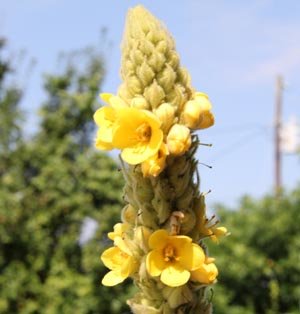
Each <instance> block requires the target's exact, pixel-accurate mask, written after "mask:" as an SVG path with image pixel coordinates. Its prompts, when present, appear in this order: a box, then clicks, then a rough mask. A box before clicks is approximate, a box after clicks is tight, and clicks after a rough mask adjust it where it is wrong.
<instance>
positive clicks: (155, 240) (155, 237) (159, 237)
mask: <svg viewBox="0 0 300 314" xmlns="http://www.w3.org/2000/svg"><path fill="white" fill-rule="evenodd" d="M168 238H169V235H168V232H167V231H166V230H164V229H159V230H157V231H155V232H153V233H152V234H151V236H150V238H149V247H150V249H162V248H164V246H165V245H166V244H167V241H168Z"/></svg>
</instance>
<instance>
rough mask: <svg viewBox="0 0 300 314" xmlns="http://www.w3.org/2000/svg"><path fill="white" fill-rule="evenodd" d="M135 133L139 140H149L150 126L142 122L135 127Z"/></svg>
mask: <svg viewBox="0 0 300 314" xmlns="http://www.w3.org/2000/svg"><path fill="white" fill-rule="evenodd" d="M136 133H137V136H138V139H139V141H140V142H149V140H150V138H151V127H150V126H149V125H148V124H147V123H143V124H141V125H140V126H139V127H138V128H137V129H136Z"/></svg>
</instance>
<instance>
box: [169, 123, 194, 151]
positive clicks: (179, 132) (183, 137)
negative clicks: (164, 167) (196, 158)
mask: <svg viewBox="0 0 300 314" xmlns="http://www.w3.org/2000/svg"><path fill="white" fill-rule="evenodd" d="M191 144H192V139H191V133H190V130H189V129H188V128H187V127H186V126H184V125H181V124H174V125H173V126H172V128H171V130H170V132H169V134H168V136H167V145H168V149H169V152H170V153H171V154H173V155H182V154H184V153H185V152H186V151H187V150H188V149H189V148H190V146H191Z"/></svg>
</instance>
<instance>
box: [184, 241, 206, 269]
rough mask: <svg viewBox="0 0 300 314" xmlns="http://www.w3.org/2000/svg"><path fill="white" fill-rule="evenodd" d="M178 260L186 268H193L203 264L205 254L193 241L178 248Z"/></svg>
mask: <svg viewBox="0 0 300 314" xmlns="http://www.w3.org/2000/svg"><path fill="white" fill-rule="evenodd" d="M178 255H179V262H180V264H181V265H182V267H184V268H185V269H187V270H190V271H191V270H195V269H197V268H199V267H200V266H201V265H203V263H204V260H205V254H204V252H203V249H202V248H201V247H200V246H199V245H198V244H195V243H189V244H186V245H184V246H183V247H181V248H179V249H178Z"/></svg>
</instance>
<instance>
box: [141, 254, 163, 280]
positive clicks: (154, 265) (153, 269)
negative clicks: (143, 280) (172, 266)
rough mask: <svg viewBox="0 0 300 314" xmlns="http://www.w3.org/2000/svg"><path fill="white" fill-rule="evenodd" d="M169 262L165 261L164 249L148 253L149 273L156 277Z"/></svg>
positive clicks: (147, 265)
mask: <svg viewBox="0 0 300 314" xmlns="http://www.w3.org/2000/svg"><path fill="white" fill-rule="evenodd" d="M167 265H168V264H167V262H165V261H164V257H163V252H162V250H153V251H151V252H150V253H148V255H147V259H146V268H147V271H148V273H149V274H150V275H151V276H153V277H155V276H159V275H160V274H161V272H162V271H163V270H164V269H165V268H166V267H167Z"/></svg>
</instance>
